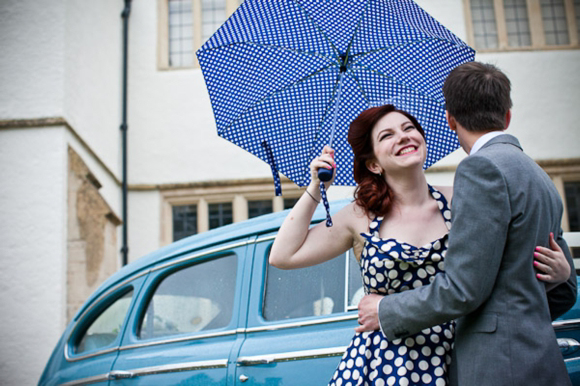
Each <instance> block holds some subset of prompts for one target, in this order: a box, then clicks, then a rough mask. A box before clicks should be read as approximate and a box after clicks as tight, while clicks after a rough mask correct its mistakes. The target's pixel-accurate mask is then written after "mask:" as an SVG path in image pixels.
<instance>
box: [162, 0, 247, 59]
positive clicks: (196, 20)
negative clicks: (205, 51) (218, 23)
mask: <svg viewBox="0 0 580 386" xmlns="http://www.w3.org/2000/svg"><path fill="white" fill-rule="evenodd" d="M190 1H191V13H192V15H191V16H192V28H193V33H192V44H193V46H192V52H193V64H192V65H191V66H179V67H177V66H170V65H169V0H157V68H158V69H159V70H191V69H199V68H200V66H199V61H198V60H197V56H196V55H195V52H196V51H197V50H198V49H199V48H200V47H201V45H202V44H203V43H204V42H203V41H202V20H203V18H202V6H201V4H202V0H190ZM242 2H243V0H225V3H226V20H227V18H229V17H230V16H231V15H232V13H234V11H235V10H236V9H237V8H238V7H239V6H240V4H241V3H242Z"/></svg>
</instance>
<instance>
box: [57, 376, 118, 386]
mask: <svg viewBox="0 0 580 386" xmlns="http://www.w3.org/2000/svg"><path fill="white" fill-rule="evenodd" d="M108 380H109V374H101V375H95V376H92V377H87V378H81V379H76V380H74V381H69V382H66V383H61V384H60V386H79V385H90V384H91V383H95V382H105V381H108Z"/></svg>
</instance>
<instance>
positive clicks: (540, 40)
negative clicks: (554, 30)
mask: <svg viewBox="0 0 580 386" xmlns="http://www.w3.org/2000/svg"><path fill="white" fill-rule="evenodd" d="M563 1H564V7H565V10H566V20H567V25H568V38H569V41H570V43H569V44H565V45H548V44H546V38H545V33H544V22H543V20H542V9H541V4H540V0H526V5H527V11H528V21H529V28H530V35H531V45H530V46H524V47H510V46H509V45H508V33H507V26H506V18H505V12H504V0H493V5H494V11H495V21H496V28H497V34H498V48H477V47H476V46H475V37H474V30H473V19H472V14H471V0H463V10H464V16H465V21H466V27H467V28H466V32H467V42H468V43H469V45H470V46H472V47H473V48H475V49H476V51H477V52H481V53H485V52H502V51H536V50H562V49H578V48H580V42H579V39H578V26H577V23H576V15H575V12H576V11H575V8H574V0H563Z"/></svg>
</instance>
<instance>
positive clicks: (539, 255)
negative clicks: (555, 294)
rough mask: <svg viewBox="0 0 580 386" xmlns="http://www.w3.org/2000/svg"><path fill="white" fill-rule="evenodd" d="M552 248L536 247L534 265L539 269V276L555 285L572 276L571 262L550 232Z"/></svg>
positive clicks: (540, 278)
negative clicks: (569, 262)
mask: <svg viewBox="0 0 580 386" xmlns="http://www.w3.org/2000/svg"><path fill="white" fill-rule="evenodd" d="M550 248H551V249H549V248H544V247H536V252H534V267H535V268H536V269H537V270H538V271H539V273H538V274H537V275H536V276H537V278H538V279H539V280H541V281H545V282H546V283H550V284H553V285H552V286H551V287H552V288H553V287H555V286H557V285H559V284H561V283H564V282H565V281H566V280H568V278H569V277H570V264H568V261H567V260H566V256H565V255H564V252H562V248H560V246H559V245H558V243H556V240H554V234H553V233H550Z"/></svg>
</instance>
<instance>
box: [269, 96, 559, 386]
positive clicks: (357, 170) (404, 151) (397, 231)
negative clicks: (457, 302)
mask: <svg viewBox="0 0 580 386" xmlns="http://www.w3.org/2000/svg"><path fill="white" fill-rule="evenodd" d="M348 142H349V143H350V145H351V147H352V149H353V152H354V178H355V181H356V182H357V184H358V186H357V188H356V190H355V200H354V202H352V203H351V204H349V205H347V206H346V207H345V208H343V209H342V210H340V211H339V212H338V213H336V214H335V215H334V216H333V222H334V226H333V227H330V228H327V227H325V226H324V224H319V225H317V226H315V227H313V228H311V229H309V225H310V221H311V219H312V215H313V213H314V211H315V209H316V207H317V203H318V202H320V192H319V189H318V185H319V183H320V181H319V180H318V177H317V172H316V171H317V170H318V169H319V168H321V167H324V168H329V169H330V168H336V165H335V164H334V161H333V156H334V153H333V150H332V149H330V148H328V147H325V148H324V149H323V151H322V154H321V156H320V157H318V158H317V159H315V160H314V161H313V162H312V163H311V174H312V181H311V183H310V185H309V186H308V188H307V189H306V193H307V194H305V195H303V196H302V197H301V198H300V200H299V201H298V202H297V203H296V205H295V206H294V208H293V209H292V211H291V212H290V213H289V215H288V217H287V218H286V219H285V221H284V223H283V224H282V226H281V227H280V231H279V233H278V236H277V237H276V240H275V242H274V245H273V246H272V251H271V253H270V263H271V264H272V265H274V266H276V267H278V268H283V269H294V268H302V267H307V266H312V265H315V264H319V263H322V262H324V261H327V260H330V259H332V258H334V257H336V256H339V255H340V254H342V253H343V252H345V251H347V250H348V249H350V248H353V249H354V252H355V256H359V263H360V265H361V271H362V277H363V281H364V287H365V292H366V293H379V294H384V295H388V294H390V293H395V292H401V291H404V290H407V289H410V288H415V287H418V286H422V285H426V284H428V283H429V282H430V280H431V278H433V277H434V276H435V275H436V274H437V273H438V272H440V271H441V270H442V269H443V259H444V255H445V251H446V249H447V233H448V231H449V229H450V226H451V223H450V220H451V214H450V207H449V202H451V195H452V188H451V187H438V188H434V187H431V186H429V185H428V184H427V181H426V179H425V175H424V173H423V168H422V167H423V164H424V162H425V159H426V156H427V149H426V143H425V134H424V132H423V129H422V128H421V126H420V125H419V123H418V122H417V120H416V119H415V118H414V117H413V116H411V115H410V114H408V113H406V112H404V111H401V110H397V109H396V108H395V107H394V106H392V105H385V106H382V107H374V108H371V109H368V110H366V111H363V112H362V113H361V114H360V115H359V117H357V118H356V119H355V120H354V121H353V122H352V124H351V126H350V130H349V134H348ZM331 183H332V181H329V182H327V185H326V187H327V188H328V187H329V186H330V184H331ZM551 241H552V248H553V249H554V250H555V251H551V250H549V249H545V248H544V249H540V250H538V252H539V253H538V254H537V260H538V261H536V262H534V264H535V265H536V267H537V268H538V269H539V270H540V271H541V272H548V271H549V272H550V275H544V276H541V277H539V278H540V279H542V280H545V281H547V282H549V283H552V284H557V283H560V282H564V281H565V280H566V279H567V278H568V276H569V274H570V271H569V266H568V264H567V262H566V260H565V257H564V254H563V253H562V252H561V250H559V247H558V246H557V244H556V243H555V242H554V241H553V239H551ZM558 250H559V251H558ZM453 330H454V324H453V322H448V323H444V324H442V325H440V326H435V327H432V328H430V329H427V330H423V331H422V332H421V333H419V334H417V335H415V336H412V337H409V338H407V339H405V340H401V339H398V340H394V341H390V342H389V341H387V340H386V338H385V337H384V335H383V334H382V333H381V332H380V331H373V332H370V333H369V332H365V333H358V332H357V333H356V334H355V336H354V338H353V340H352V342H351V344H350V346H349V347H348V348H347V350H346V352H345V354H344V356H343V358H342V361H341V362H340V364H339V366H338V368H337V370H336V372H335V374H334V376H333V377H332V380H331V381H330V384H331V385H335V384H336V385H339V384H346V383H347V382H352V384H353V385H362V384H377V385H380V384H383V385H384V384H388V385H393V384H397V385H398V384H401V385H404V384H417V383H420V384H429V385H438V386H439V385H445V384H446V383H447V370H448V366H449V363H450V360H451V355H450V354H451V349H452V345H453Z"/></svg>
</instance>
